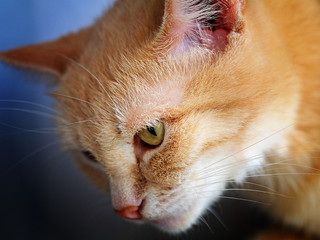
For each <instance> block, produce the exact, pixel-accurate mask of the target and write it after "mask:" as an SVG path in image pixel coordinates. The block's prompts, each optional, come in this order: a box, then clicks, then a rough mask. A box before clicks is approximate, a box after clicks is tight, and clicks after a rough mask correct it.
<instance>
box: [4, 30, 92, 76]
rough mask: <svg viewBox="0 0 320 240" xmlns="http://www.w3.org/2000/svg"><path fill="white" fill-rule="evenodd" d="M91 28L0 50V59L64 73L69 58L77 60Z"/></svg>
mask: <svg viewBox="0 0 320 240" xmlns="http://www.w3.org/2000/svg"><path fill="white" fill-rule="evenodd" d="M90 33H91V29H90V28H86V29H83V30H81V31H79V32H77V33H70V34H68V35H65V36H63V37H61V38H59V39H57V40H55V41H52V42H46V43H40V44H36V45H30V46H25V47H21V48H17V49H13V50H9V51H7V52H0V60H3V61H5V62H8V63H10V64H13V65H17V66H20V67H26V68H31V69H34V70H38V71H43V72H48V73H53V74H55V75H58V76H61V75H63V74H64V73H65V71H66V69H67V66H68V64H70V63H71V61H70V59H73V60H75V61H77V60H78V59H79V57H80V55H81V53H82V51H83V49H84V48H85V46H86V43H87V41H88V39H89V37H90Z"/></svg>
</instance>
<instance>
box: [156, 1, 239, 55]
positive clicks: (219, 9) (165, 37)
mask: <svg viewBox="0 0 320 240" xmlns="http://www.w3.org/2000/svg"><path fill="white" fill-rule="evenodd" d="M242 5H243V4H242V0H187V1H186V0H166V6H165V13H164V18H163V23H162V27H161V30H160V33H159V35H158V39H157V40H158V41H157V42H158V43H161V42H162V43H165V44H166V46H169V47H171V48H173V49H174V50H176V51H185V50H187V49H189V48H192V47H204V48H207V49H209V50H216V51H220V50H223V49H224V48H225V47H226V45H227V43H228V35H229V34H230V33H231V32H232V31H239V29H240V28H241V8H242ZM168 43H169V44H168ZM164 47H165V46H164Z"/></svg>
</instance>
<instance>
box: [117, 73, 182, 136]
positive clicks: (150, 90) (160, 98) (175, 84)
mask: <svg viewBox="0 0 320 240" xmlns="http://www.w3.org/2000/svg"><path fill="white" fill-rule="evenodd" d="M177 78H179V77H177ZM185 85H186V84H185V82H184V81H182V80H179V79H175V80H173V79H172V78H170V79H165V80H162V81H161V82H157V83H154V84H152V85H148V86H146V85H143V84H142V85H140V86H135V89H134V91H132V92H131V93H129V94H127V95H126V98H125V99H122V102H121V103H120V104H118V105H116V106H115V113H116V117H117V118H118V120H119V122H120V125H119V126H120V129H121V130H122V131H124V132H127V133H128V134H130V135H131V134H134V133H135V132H136V131H138V130H139V129H141V128H143V127H145V126H146V125H152V124H154V123H155V122H156V121H159V120H163V119H166V118H170V117H171V115H172V114H173V112H174V111H176V110H177V109H178V106H179V105H180V104H181V103H182V102H183V99H184V89H185Z"/></svg>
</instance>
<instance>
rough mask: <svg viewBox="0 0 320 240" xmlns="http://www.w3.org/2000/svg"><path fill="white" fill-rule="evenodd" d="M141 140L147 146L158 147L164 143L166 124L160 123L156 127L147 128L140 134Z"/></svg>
mask: <svg viewBox="0 0 320 240" xmlns="http://www.w3.org/2000/svg"><path fill="white" fill-rule="evenodd" d="M138 136H139V138H140V139H141V140H142V141H143V142H145V143H146V144H149V145H152V146H158V145H160V144H161V143H162V141H163V137H164V124H163V122H158V123H157V124H156V125H154V126H147V127H146V128H144V129H142V130H140V131H139V132H138Z"/></svg>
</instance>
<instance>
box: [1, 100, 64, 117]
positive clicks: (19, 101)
mask: <svg viewBox="0 0 320 240" xmlns="http://www.w3.org/2000/svg"><path fill="white" fill-rule="evenodd" d="M0 102H8V103H23V104H28V105H33V106H36V107H40V108H43V109H47V110H49V111H51V112H53V113H57V114H58V113H59V112H57V111H56V110H55V109H54V108H51V107H48V106H46V105H44V104H39V103H36V102H30V101H26V100H11V99H0Z"/></svg>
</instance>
